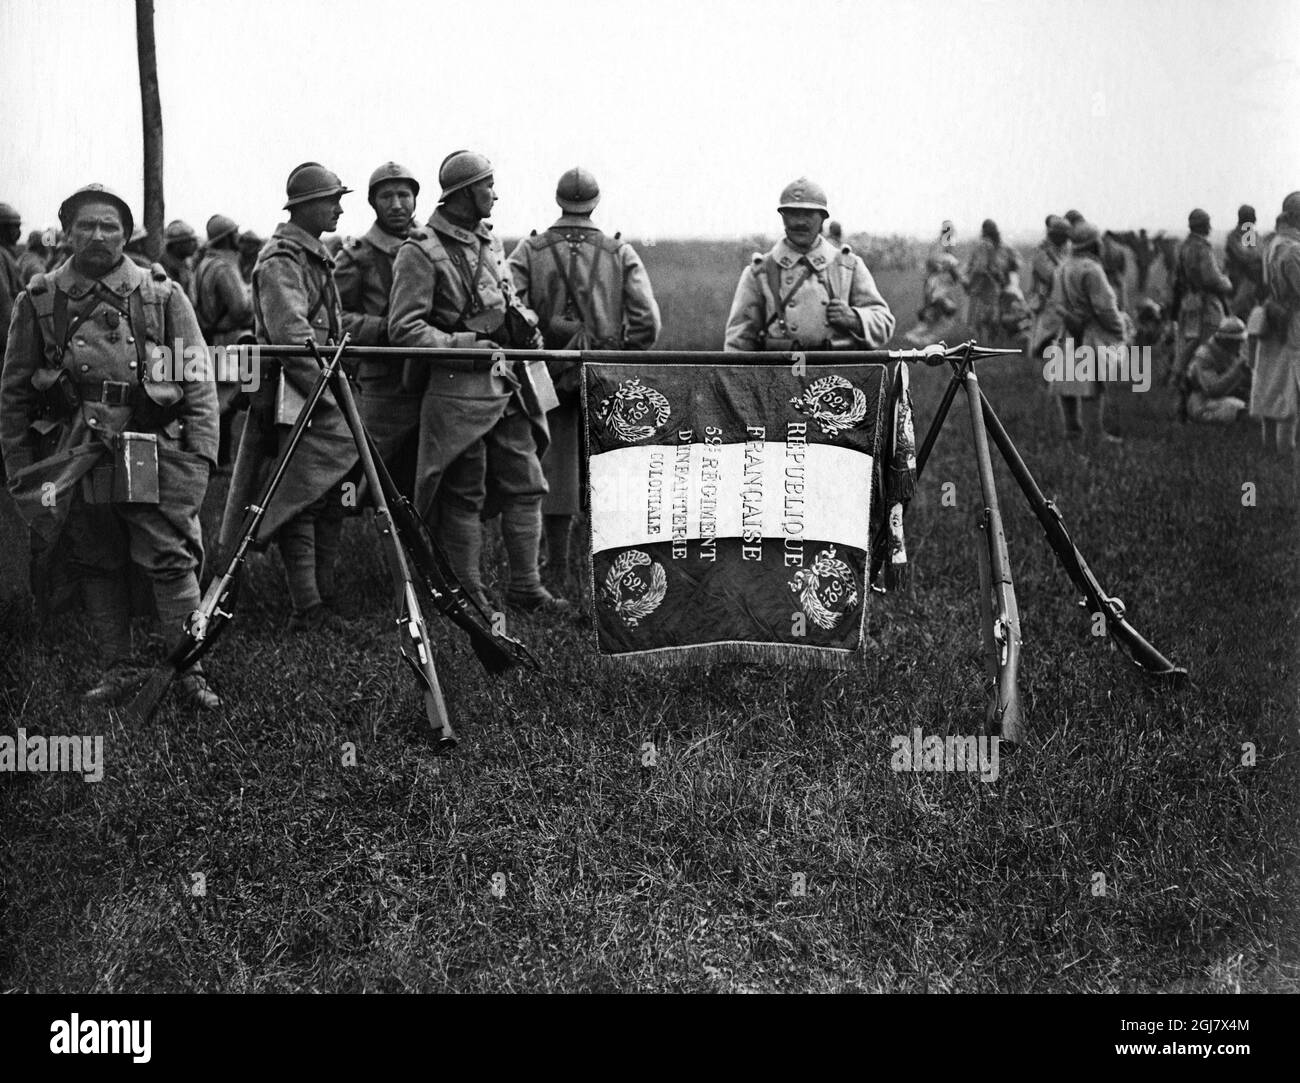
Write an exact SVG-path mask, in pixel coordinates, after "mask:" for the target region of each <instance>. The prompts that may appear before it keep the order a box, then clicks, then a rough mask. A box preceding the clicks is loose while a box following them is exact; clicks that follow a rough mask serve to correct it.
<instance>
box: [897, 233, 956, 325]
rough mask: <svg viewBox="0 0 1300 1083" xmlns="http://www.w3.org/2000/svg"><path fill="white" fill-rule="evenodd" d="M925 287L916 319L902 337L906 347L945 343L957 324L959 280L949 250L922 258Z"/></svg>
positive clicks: (954, 261) (953, 259)
mask: <svg viewBox="0 0 1300 1083" xmlns="http://www.w3.org/2000/svg"><path fill="white" fill-rule="evenodd" d="M925 272H926V274H925V289H924V292H923V293H922V295H921V297H922V300H921V310H920V311H919V312H918V313H917V314H916V318H917V320H918V321H919V322H918V323H917V325H916V326H915V327H913V328H912V329H911V330H910V331H908V332H907V334H905V335H904V336H903V340H904V341H905V342H906V343H907V344H908V345H909V346H915V347H917V348H920V347H922V346H929V345H931V344H932V343H935V342H946V341H947V339H948V337H949V335H951V334H952V331H953V328H954V327H956V325H957V314H958V313H959V312H960V311H961V281H960V274H959V264H958V262H957V257H956V256H954V255H953V254H952V253H950V252H942V253H940V254H938V255H932V256H930V257H928V258H927V259H926V261H925Z"/></svg>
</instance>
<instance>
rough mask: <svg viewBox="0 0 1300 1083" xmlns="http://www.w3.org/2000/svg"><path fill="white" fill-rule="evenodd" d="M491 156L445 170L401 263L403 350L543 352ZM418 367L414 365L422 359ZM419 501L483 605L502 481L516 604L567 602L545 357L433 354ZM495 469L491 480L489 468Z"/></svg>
mask: <svg viewBox="0 0 1300 1083" xmlns="http://www.w3.org/2000/svg"><path fill="white" fill-rule="evenodd" d="M493 180H494V178H493V172H492V163H491V162H489V161H488V160H487V159H486V158H485V157H483V155H481V154H475V153H474V152H472V151H468V150H461V151H456V152H455V153H453V154H449V155H448V156H447V157H446V158H445V159H444V160H443V162H442V165H441V167H440V168H439V170H438V182H439V184H441V185H442V193H441V195H440V196H439V206H438V209H437V210H436V211H434V213H433V217H431V218H430V219H429V224H428V228H427V229H422V230H413V231H412V233H411V236H410V237H409V238H407V240H406V241H405V243H404V244H403V245H402V247H401V248H399V249H398V251H397V258H396V260H395V261H394V263H393V292H392V296H391V299H390V306H389V310H388V337H389V339H390V340H391V341H392V343H393V345H395V346H416V347H460V348H493V347H496V346H505V347H515V348H535V347H537V346H539V345H540V344H541V336H540V335H538V334H537V330H536V327H537V317H536V316H535V315H534V314H533V313H532V312H531V311H530V310H529V309H528V308H526V307H525V306H524V305H523V304H522V303H521V302H520V300H519V298H518V297H517V296H516V295H515V289H514V284H513V283H512V281H511V278H510V271H509V268H508V267H507V266H506V260H505V253H504V251H503V250H502V247H501V242H500V241H499V240H498V239H497V238H496V237H495V236H493V234H492V227H491V225H489V224H488V223H487V222H486V221H484V219H486V218H487V217H488V215H490V214H491V213H492V205H493V204H494V203H495V202H496V200H497V195H496V192H495V190H494V187H493ZM413 368H414V366H413ZM419 368H420V369H422V370H423V373H422V374H423V375H424V376H425V377H426V378H427V381H428V383H427V386H426V387H425V389H424V391H423V395H424V398H423V402H422V403H421V411H420V450H419V457H418V462H417V465H416V482H415V500H416V507H417V508H418V510H419V512H420V514H421V515H423V516H424V517H425V518H426V520H429V521H430V526H431V528H432V529H433V530H434V531H435V532H436V533H437V535H438V536H439V537H440V538H441V540H442V543H443V546H444V547H445V548H446V550H447V554H448V556H449V557H450V559H451V562H452V566H453V568H454V569H455V571H456V573H457V575H458V576H459V578H460V579H461V581H462V583H463V584H464V585H465V589H466V590H467V591H470V592H471V593H473V594H475V595H476V596H477V597H478V599H479V600H480V601H486V596H485V595H484V593H483V585H482V571H481V569H480V565H479V558H480V553H481V550H482V542H483V532H482V524H481V522H480V515H481V512H482V511H483V508H484V504H485V502H486V500H487V498H488V496H489V493H488V485H489V484H491V486H492V493H491V496H492V498H493V502H494V504H499V505H500V507H501V533H502V536H503V539H504V541H505V547H506V555H507V557H508V559H509V562H510V583H509V587H508V593H507V596H506V600H507V602H508V603H509V604H511V605H513V606H515V607H518V608H521V609H524V610H539V609H568V608H569V603H568V602H566V601H564V600H563V599H561V598H557V597H556V596H554V595H552V594H551V592H550V591H548V590H547V589H546V588H545V587H544V586H543V585H542V581H541V576H540V575H539V573H538V566H537V559H538V548H539V545H540V542H541V534H542V512H541V502H542V497H543V496H544V495H545V494H546V478H545V477H544V476H543V474H542V467H541V463H540V461H539V460H540V457H541V455H542V454H543V453H544V452H545V451H546V446H547V443H548V442H549V439H550V437H549V433H548V431H547V427H546V411H547V410H548V409H550V408H551V407H552V406H554V405H555V403H556V399H555V390H554V387H553V385H552V383H551V378H550V375H549V374H548V373H547V370H546V366H545V365H542V364H540V363H537V362H533V363H529V364H528V365H527V366H525V365H523V364H513V365H506V364H504V363H494V364H492V366H491V368H490V369H487V368H485V366H483V365H481V364H480V363H478V362H477V361H475V362H470V361H459V362H458V361H453V362H443V361H423V362H422V363H421V364H420V366H419ZM489 475H490V476H489Z"/></svg>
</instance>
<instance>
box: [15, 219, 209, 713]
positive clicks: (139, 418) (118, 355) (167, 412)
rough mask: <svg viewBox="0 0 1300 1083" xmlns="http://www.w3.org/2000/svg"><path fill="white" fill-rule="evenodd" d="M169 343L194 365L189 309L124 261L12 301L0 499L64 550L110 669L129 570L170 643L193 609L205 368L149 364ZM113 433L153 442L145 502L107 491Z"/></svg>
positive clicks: (156, 275) (205, 436)
mask: <svg viewBox="0 0 1300 1083" xmlns="http://www.w3.org/2000/svg"><path fill="white" fill-rule="evenodd" d="M114 198H115V197H114ZM178 344H179V345H180V346H181V347H182V350H183V351H184V350H186V349H189V348H196V349H198V350H201V351H203V354H202V357H201V360H203V361H206V348H205V346H204V343H203V339H202V336H201V335H200V333H199V328H198V324H197V323H196V321H195V318H194V312H193V310H192V309H191V307H190V303H189V300H188V299H187V298H186V297H185V295H184V294H183V293H182V292H181V290H180V289H179V288H178V287H176V286H175V285H174V284H173V283H172V282H171V281H169V280H168V277H167V275H166V273H165V272H164V271H163V269H162V268H161V267H159V266H157V265H155V266H154V267H153V268H152V270H151V271H148V272H145V271H142V270H140V269H139V268H138V267H137V266H136V265H135V264H134V263H133V262H132V261H131V260H129V259H125V258H124V259H122V260H121V261H120V262H119V263H118V265H117V266H116V267H115V268H114V269H113V270H111V271H110V272H109V273H107V274H106V275H104V276H103V277H102V278H100V279H92V278H87V277H85V276H84V275H83V274H81V273H80V272H79V271H78V270H77V269H76V268H75V266H74V264H73V262H72V261H71V260H69V261H67V262H65V263H64V264H63V265H61V266H60V267H58V268H57V269H56V270H54V271H52V272H50V273H49V274H41V275H37V276H36V278H35V279H34V280H33V281H32V283H31V285H30V288H29V289H28V291H27V292H26V293H25V294H24V295H23V296H22V297H21V298H20V299H19V302H18V305H17V309H16V312H15V315H14V319H13V323H12V326H11V328H10V334H9V342H8V354H7V358H6V362H5V367H4V373H3V377H2V378H0V446H2V447H3V452H4V460H5V465H6V467H7V468H8V471H9V478H10V480H9V491H10V493H11V494H12V496H13V497H14V500H15V501H16V502H17V505H18V509H19V511H20V512H21V514H22V515H23V518H24V519H25V520H26V521H27V523H28V525H29V526H30V528H31V530H32V531H33V532H34V534H36V535H37V537H38V538H40V539H41V540H42V541H43V542H44V543H46V544H47V545H49V546H51V547H53V545H54V544H55V542H56V541H58V542H60V543H61V545H62V546H63V547H65V551H66V554H67V558H68V561H69V563H70V565H71V567H72V569H73V570H74V571H75V572H77V573H79V575H80V577H81V579H82V586H83V593H84V597H85V601H86V607H87V610H88V612H89V615H90V618H91V621H92V624H93V626H94V628H95V632H96V635H97V636H98V638H99V640H100V645H101V649H102V651H103V652H104V654H105V655H106V658H107V660H108V661H109V662H110V663H111V664H113V665H114V666H125V665H129V659H130V629H129V624H128V621H129V616H130V602H129V597H128V595H127V579H126V576H125V571H126V568H127V566H128V562H133V563H135V564H136V565H138V566H139V567H140V568H141V569H143V571H144V572H145V573H146V575H147V576H148V578H149V580H150V581H151V583H152V586H153V591H154V599H155V602H156V604H157V609H158V615H159V617H160V619H161V621H162V623H163V627H164V629H166V631H167V632H168V634H169V635H170V634H173V633H175V632H177V631H178V630H179V629H180V627H181V625H182V623H183V621H184V620H185V619H186V618H187V617H188V616H189V614H190V613H191V612H192V611H193V610H194V609H195V608H196V607H197V605H198V603H199V589H198V578H197V574H198V570H199V568H200V566H201V563H202V560H203V548H202V540H201V535H200V529H199V508H200V506H201V505H202V503H203V497H204V493H205V492H206V490H207V483H208V474H209V471H210V469H211V467H212V465H213V464H214V463H215V461H216V456H217V404H216V392H215V390H214V387H213V384H212V380H211V372H210V368H208V367H207V366H206V365H200V366H198V367H197V368H195V367H192V366H191V367H185V366H183V365H182V362H183V361H184V358H183V357H177V358H175V362H176V366H177V367H175V368H165V369H163V370H159V368H158V367H157V366H155V365H154V364H153V360H154V354H153V351H154V349H155V347H165V348H166V349H168V350H175V349H176V348H177V345H178ZM61 374H66V376H63V375H61ZM56 377H57V378H58V380H60V381H64V382H65V383H67V382H68V381H70V389H71V390H70V397H71V400H72V401H67V400H65V401H64V403H63V404H62V405H61V406H59V407H58V408H54V409H50V410H48V411H46V410H43V409H42V400H43V396H42V394H41V390H40V389H44V388H52V387H57V386H58V384H57V383H56ZM160 377H166V379H163V378H160ZM202 377H206V378H202ZM124 432H131V433H140V434H145V435H147V436H151V437H153V438H154V440H156V449H157V497H156V503H155V502H148V501H145V502H131V503H125V502H118V501H115V500H114V499H113V492H112V489H111V488H110V484H106V483H107V482H109V474H108V472H107V470H108V468H109V467H110V465H111V463H112V461H113V459H114V457H115V447H116V445H118V444H119V443H120V434H122V433H124ZM146 443H147V442H146ZM120 473H121V471H119V474H120ZM114 480H117V481H121V480H122V479H121V477H118V478H116V479H114ZM136 495H140V494H136ZM209 695H210V693H209Z"/></svg>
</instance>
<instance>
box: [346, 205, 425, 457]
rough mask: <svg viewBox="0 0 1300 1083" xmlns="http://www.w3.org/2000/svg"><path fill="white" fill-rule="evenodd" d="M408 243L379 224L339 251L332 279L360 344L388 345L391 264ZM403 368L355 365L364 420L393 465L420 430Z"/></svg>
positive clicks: (371, 362) (396, 363) (416, 397)
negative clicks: (406, 444) (402, 247)
mask: <svg viewBox="0 0 1300 1083" xmlns="http://www.w3.org/2000/svg"><path fill="white" fill-rule="evenodd" d="M404 240H405V238H403V237H397V236H394V235H393V234H391V233H388V232H387V231H385V230H383V229H381V228H380V226H379V224H378V223H377V222H376V223H375V224H374V225H372V226H371V227H370V229H369V230H368V231H367V232H366V234H365V236H364V237H357V238H355V239H354V240H352V241H350V242H349V243H348V244H346V245H344V246H343V250H342V251H341V252H339V255H338V260H337V265H336V267H335V271H334V278H335V281H336V282H337V283H338V288H339V298H340V301H341V303H342V305H343V327H344V329H345V330H346V331H348V332H350V333H351V335H352V341H353V342H355V343H356V344H357V345H358V346H387V345H389V338H388V297H389V293H390V292H391V291H392V287H393V261H394V260H395V259H396V257H397V250H398V249H399V248H401V246H402V242H403V241H404ZM403 368H404V363H403V362H402V361H401V360H400V359H399V360H393V361H389V360H375V359H365V360H363V361H361V362H360V364H359V365H358V367H357V385H358V387H359V388H360V391H361V394H360V395H359V397H358V403H357V405H358V409H359V410H360V412H361V419H362V421H364V422H365V425H366V429H367V431H369V433H370V435H371V436H373V437H374V439H375V444H376V445H377V446H378V448H379V452H380V454H381V455H382V456H383V457H384V460H385V461H386V462H388V463H389V465H390V467H391V466H392V464H393V461H394V459H395V457H396V456H397V454H398V452H399V451H400V450H401V448H402V447H403V445H404V444H405V443H406V441H407V440H408V439H410V438H411V437H412V436H413V435H414V434H415V433H416V432H417V431H418V429H419V427H420V394H419V393H418V392H415V391H411V390H408V389H407V388H406V387H404V386H403V382H402V374H403Z"/></svg>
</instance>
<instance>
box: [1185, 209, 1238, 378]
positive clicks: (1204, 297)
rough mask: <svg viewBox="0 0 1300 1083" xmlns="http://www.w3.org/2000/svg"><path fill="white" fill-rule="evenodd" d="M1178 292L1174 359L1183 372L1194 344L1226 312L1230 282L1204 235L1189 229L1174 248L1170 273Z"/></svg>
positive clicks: (1205, 335)
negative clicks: (1173, 266)
mask: <svg viewBox="0 0 1300 1083" xmlns="http://www.w3.org/2000/svg"><path fill="white" fill-rule="evenodd" d="M1174 274H1175V279H1176V281H1177V283H1178V286H1176V287H1175V289H1178V288H1181V290H1182V295H1181V299H1180V302H1179V305H1178V334H1179V337H1180V338H1181V339H1182V343H1181V349H1180V350H1179V356H1178V359H1177V364H1178V371H1179V372H1180V373H1181V372H1183V371H1184V370H1185V369H1186V367H1187V364H1188V362H1189V361H1190V359H1191V356H1192V354H1193V353H1194V352H1195V351H1196V347H1197V346H1199V345H1200V344H1201V343H1202V342H1204V341H1205V340H1206V339H1207V338H1209V337H1210V336H1211V335H1212V334H1214V332H1215V329H1216V328H1217V327H1218V326H1219V324H1220V322H1222V320H1223V317H1224V316H1226V315H1227V314H1228V310H1227V303H1226V302H1227V299H1228V298H1230V297H1231V296H1232V283H1231V282H1230V281H1229V280H1228V276H1227V275H1225V274H1224V273H1223V271H1221V270H1220V269H1219V262H1218V260H1217V259H1215V256H1214V249H1213V248H1211V247H1210V241H1209V238H1208V237H1205V236H1202V235H1201V234H1200V233H1196V232H1192V233H1189V234H1188V235H1187V239H1186V240H1185V241H1183V243H1182V246H1181V247H1180V248H1179V249H1178V258H1177V261H1176V270H1175V272H1174Z"/></svg>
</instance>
